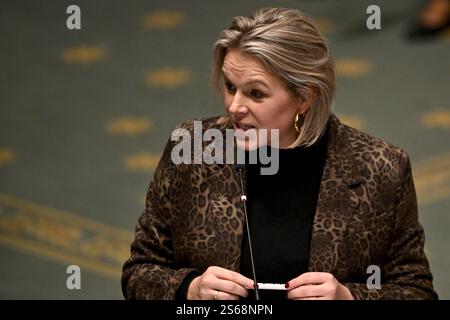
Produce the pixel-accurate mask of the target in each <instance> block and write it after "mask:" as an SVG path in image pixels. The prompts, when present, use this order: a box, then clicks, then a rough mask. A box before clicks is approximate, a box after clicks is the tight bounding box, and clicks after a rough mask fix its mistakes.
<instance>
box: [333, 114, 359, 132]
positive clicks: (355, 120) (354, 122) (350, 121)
mask: <svg viewBox="0 0 450 320" xmlns="http://www.w3.org/2000/svg"><path fill="white" fill-rule="evenodd" d="M338 117H339V119H340V120H341V121H342V123H344V124H346V125H348V126H350V127H353V128H356V129H358V130H363V129H364V126H365V125H366V120H365V119H364V118H363V117H360V116H351V115H342V114H338Z"/></svg>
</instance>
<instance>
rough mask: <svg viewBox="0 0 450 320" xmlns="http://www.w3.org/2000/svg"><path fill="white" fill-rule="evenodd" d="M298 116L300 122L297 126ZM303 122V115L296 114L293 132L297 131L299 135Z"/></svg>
mask: <svg viewBox="0 0 450 320" xmlns="http://www.w3.org/2000/svg"><path fill="white" fill-rule="evenodd" d="M300 115H301V121H300V125H299V120H300ZM304 121H305V114H304V113H302V114H300V113H297V114H296V115H295V119H294V128H295V130H297V132H298V133H300V132H301V131H302V126H303V122H304Z"/></svg>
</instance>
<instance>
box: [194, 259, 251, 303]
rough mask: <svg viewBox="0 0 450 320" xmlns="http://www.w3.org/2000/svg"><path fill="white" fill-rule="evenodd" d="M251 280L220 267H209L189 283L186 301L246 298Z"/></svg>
mask: <svg viewBox="0 0 450 320" xmlns="http://www.w3.org/2000/svg"><path fill="white" fill-rule="evenodd" d="M252 288H253V280H251V279H249V278H247V277H244V276H243V275H241V274H239V273H237V272H234V271H231V270H228V269H224V268H221V267H215V266H213V267H209V268H208V269H207V270H206V271H205V272H204V273H203V274H202V275H201V276H198V277H197V278H194V280H192V281H191V283H190V285H189V288H188V292H187V299H188V300H238V299H239V297H247V295H248V289H252Z"/></svg>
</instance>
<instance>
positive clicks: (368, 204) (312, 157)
mask: <svg viewBox="0 0 450 320" xmlns="http://www.w3.org/2000/svg"><path fill="white" fill-rule="evenodd" d="M212 76H213V80H214V82H215V83H216V85H218V86H219V87H222V85H223V89H222V90H223V96H224V103H225V109H226V116H223V117H219V118H210V119H204V120H203V122H202V123H203V130H207V129H211V128H214V129H220V130H222V132H224V130H226V129H229V128H234V130H235V131H236V133H237V144H238V147H239V148H244V149H246V150H247V151H248V153H249V152H250V151H251V150H255V148H261V147H262V146H263V145H264V143H261V141H259V139H261V136H260V135H256V138H253V139H252V138H248V137H247V138H245V137H243V138H242V137H241V138H239V137H240V135H242V133H246V132H247V131H250V130H253V131H256V132H257V133H258V132H262V131H263V130H264V129H269V130H270V129H277V130H278V133H279V140H278V141H273V139H272V138H271V137H273V136H272V135H269V140H268V143H269V144H271V145H272V151H273V150H274V149H275V147H274V146H276V143H277V144H278V148H279V150H278V149H277V152H279V170H278V172H276V173H275V174H274V175H261V174H260V170H258V169H259V168H260V167H261V166H262V164H260V163H256V164H250V165H247V166H246V168H245V171H244V178H245V179H244V180H245V183H243V185H244V189H245V190H244V192H246V193H247V195H248V203H247V204H248V207H247V208H248V227H249V230H250V234H251V240H252V244H253V245H252V247H253V251H252V252H253V257H254V268H255V271H256V277H257V278H258V283H260V282H269V283H283V284H285V289H286V291H282V293H281V295H280V294H279V295H277V296H273V295H268V294H267V292H268V291H264V290H260V291H261V296H262V298H280V297H281V298H284V299H286V298H287V299H381V298H383V299H401V298H404V299H405V298H411V299H429V298H431V299H433V298H437V295H436V293H435V292H434V290H433V286H432V275H431V273H430V270H429V264H428V261H427V259H426V256H425V254H424V251H423V246H424V233H423V229H422V227H421V225H420V224H419V222H418V217H417V202H416V197H415V190H414V184H413V180H412V174H411V166H410V162H409V158H408V155H407V154H406V153H405V152H404V151H402V150H401V149H399V148H397V147H394V146H392V145H389V144H387V143H385V142H383V141H381V140H379V139H376V138H373V137H370V136H368V135H367V134H365V133H362V132H360V131H358V130H356V129H353V128H350V127H347V126H345V125H343V124H342V123H341V122H340V121H339V120H338V118H337V117H336V116H335V115H333V114H332V113H331V106H332V102H333V96H334V91H335V72H334V65H333V62H332V59H331V57H330V55H329V52H328V48H327V45H326V42H325V40H324V38H323V37H322V36H321V35H320V33H319V31H318V30H317V28H316V27H315V26H314V24H313V23H312V21H311V19H310V18H308V17H306V16H305V15H304V14H303V13H301V12H300V11H298V10H292V9H270V8H269V9H262V10H258V11H256V12H255V13H254V14H253V15H251V16H249V17H236V18H234V20H233V21H232V23H231V25H230V26H229V27H228V28H227V29H225V30H224V31H223V32H222V33H221V34H220V36H219V39H218V40H217V42H216V43H215V46H214V65H213V71H212ZM222 90H221V91H222ZM193 127H194V124H193V122H192V121H188V122H185V123H183V124H181V125H180V126H179V128H182V129H185V132H193V131H194V130H193ZM262 137H264V135H263V136H262ZM271 139H272V140H271ZM262 140H264V139H262ZM275 142H276V143H275ZM174 146H175V143H174V142H173V141H169V142H168V144H167V146H166V148H165V151H164V153H163V156H162V158H161V160H160V163H159V166H158V168H157V170H156V172H155V176H154V179H153V181H152V183H151V184H150V187H149V190H148V194H147V201H146V209H145V211H144V212H143V214H142V216H141V217H140V219H139V224H138V226H137V228H136V238H135V240H134V242H133V244H132V246H131V257H130V258H129V260H128V261H127V262H126V263H125V265H124V270H123V276H122V288H123V293H124V295H125V297H126V298H129V299H214V300H226V299H241V298H246V297H249V294H250V293H252V292H253V287H254V281H253V271H252V270H253V266H252V263H251V258H250V255H251V250H250V246H249V241H248V240H249V239H248V238H247V233H246V232H244V230H246V226H245V219H244V207H243V205H242V202H241V200H242V199H241V195H242V192H243V191H242V190H241V184H240V180H239V175H238V174H237V172H236V170H235V168H234V166H233V164H228V162H227V163H226V164H200V165H199V164H179V165H177V164H175V163H174V162H173V159H171V155H172V150H173V148H174ZM226 152H227V150H224V153H226ZM368 268H369V269H370V268H375V269H376V268H379V270H380V271H381V273H380V274H378V278H379V282H380V285H381V288H380V286H377V285H375V286H372V287H370V286H368V283H369V281H368V278H369V277H370V276H371V274H370V273H367V270H368ZM375 269H374V270H375ZM370 270H372V269H370ZM375 276H377V275H375ZM374 283H375V284H376V281H375V282H374Z"/></svg>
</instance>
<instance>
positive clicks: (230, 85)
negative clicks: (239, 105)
mask: <svg viewBox="0 0 450 320" xmlns="http://www.w3.org/2000/svg"><path fill="white" fill-rule="evenodd" d="M225 88H226V89H227V91H228V92H230V93H234V92H236V87H235V86H233V85H232V84H231V83H229V82H225Z"/></svg>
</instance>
